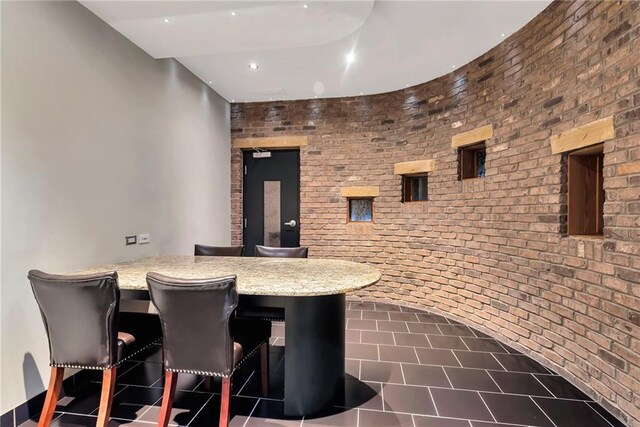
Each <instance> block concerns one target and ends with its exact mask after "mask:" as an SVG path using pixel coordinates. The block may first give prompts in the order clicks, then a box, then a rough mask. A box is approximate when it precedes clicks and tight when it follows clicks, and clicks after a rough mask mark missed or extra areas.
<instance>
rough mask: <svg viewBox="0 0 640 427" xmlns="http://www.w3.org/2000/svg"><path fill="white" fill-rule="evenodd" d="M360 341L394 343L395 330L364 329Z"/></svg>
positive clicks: (365, 342)
mask: <svg viewBox="0 0 640 427" xmlns="http://www.w3.org/2000/svg"><path fill="white" fill-rule="evenodd" d="M360 342H362V343H363V344H389V345H394V344H395V341H393V332H377V331H362V335H361V338H360Z"/></svg>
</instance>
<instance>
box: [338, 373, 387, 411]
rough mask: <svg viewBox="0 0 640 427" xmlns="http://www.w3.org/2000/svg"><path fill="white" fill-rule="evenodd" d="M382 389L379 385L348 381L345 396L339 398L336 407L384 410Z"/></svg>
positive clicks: (345, 386)
mask: <svg viewBox="0 0 640 427" xmlns="http://www.w3.org/2000/svg"><path fill="white" fill-rule="evenodd" d="M381 390H382V387H381V385H380V384H378V383H366V382H363V381H355V380H346V381H345V382H344V392H343V396H339V397H338V399H337V402H336V406H340V407H345V408H363V409H375V410H379V411H381V410H382V396H380V392H381Z"/></svg>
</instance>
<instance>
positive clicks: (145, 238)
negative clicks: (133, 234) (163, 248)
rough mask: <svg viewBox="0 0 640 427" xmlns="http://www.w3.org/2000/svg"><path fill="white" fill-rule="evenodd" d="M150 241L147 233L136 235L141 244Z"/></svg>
mask: <svg viewBox="0 0 640 427" xmlns="http://www.w3.org/2000/svg"><path fill="white" fill-rule="evenodd" d="M149 241H150V236H149V235H148V234H141V235H140V236H138V242H139V243H140V244H141V245H146V244H147V243H149Z"/></svg>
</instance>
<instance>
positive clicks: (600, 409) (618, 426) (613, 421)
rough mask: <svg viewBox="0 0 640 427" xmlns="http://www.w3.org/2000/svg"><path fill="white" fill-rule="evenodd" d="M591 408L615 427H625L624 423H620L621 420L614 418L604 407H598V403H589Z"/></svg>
mask: <svg viewBox="0 0 640 427" xmlns="http://www.w3.org/2000/svg"><path fill="white" fill-rule="evenodd" d="M589 406H591V408H592V409H593V410H594V411H596V412H597V413H599V414H600V415H601V416H602V417H603V418H604V419H606V420H607V421H609V422H610V423H611V425H612V426H613V427H625V425H624V423H623V422H622V421H620V420H619V419H617V418H616V417H614V416H613V415H612V414H610V413H609V412H607V411H606V409H604V408H603V407H602V406H600V405H598V404H597V403H595V402H593V401H592V402H589Z"/></svg>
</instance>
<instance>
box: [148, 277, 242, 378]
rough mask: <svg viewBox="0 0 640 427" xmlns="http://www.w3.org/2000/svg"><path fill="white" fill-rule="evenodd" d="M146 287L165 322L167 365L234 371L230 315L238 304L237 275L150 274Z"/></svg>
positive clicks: (221, 372)
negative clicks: (180, 276) (215, 276)
mask: <svg viewBox="0 0 640 427" xmlns="http://www.w3.org/2000/svg"><path fill="white" fill-rule="evenodd" d="M147 286H148V287H149V294H150V296H151V302H152V303H153V305H154V306H155V307H156V309H157V310H158V314H159V315H160V323H161V324H162V334H163V340H164V341H163V347H164V364H165V368H166V369H169V370H172V371H176V372H192V373H200V374H201V375H222V376H229V375H231V373H232V372H233V339H232V337H231V331H230V326H229V319H230V317H231V315H232V314H233V311H234V310H235V308H236V306H237V305H238V292H237V291H236V276H227V277H220V278H215V279H195V280H193V279H177V278H172V277H167V276H163V275H161V274H157V273H148V274H147Z"/></svg>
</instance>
